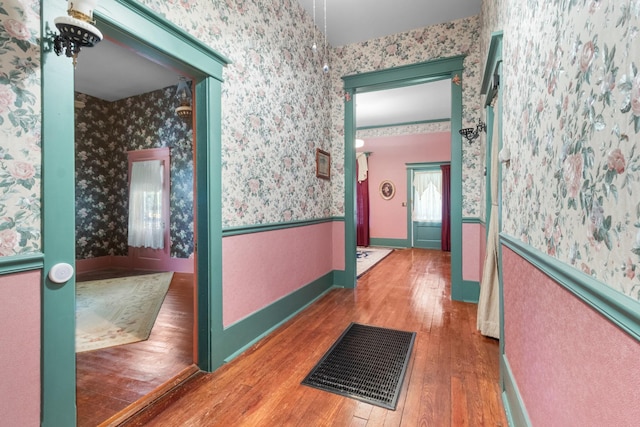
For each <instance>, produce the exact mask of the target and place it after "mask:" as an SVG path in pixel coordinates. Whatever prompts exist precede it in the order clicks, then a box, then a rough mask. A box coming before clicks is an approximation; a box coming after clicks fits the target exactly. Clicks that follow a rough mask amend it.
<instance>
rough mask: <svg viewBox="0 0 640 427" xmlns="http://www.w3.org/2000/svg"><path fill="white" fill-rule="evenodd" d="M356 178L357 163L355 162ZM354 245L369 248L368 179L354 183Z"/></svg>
mask: <svg viewBox="0 0 640 427" xmlns="http://www.w3.org/2000/svg"><path fill="white" fill-rule="evenodd" d="M356 176H358V162H356ZM356 212H357V221H356V244H357V245H358V246H369V243H370V239H369V178H367V179H365V180H364V181H362V182H359V181H357V182H356Z"/></svg>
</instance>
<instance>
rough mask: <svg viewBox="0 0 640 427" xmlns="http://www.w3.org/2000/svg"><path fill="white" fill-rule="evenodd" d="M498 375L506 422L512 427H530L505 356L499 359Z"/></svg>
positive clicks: (527, 415) (525, 409) (529, 421)
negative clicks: (501, 386) (501, 387)
mask: <svg viewBox="0 0 640 427" xmlns="http://www.w3.org/2000/svg"><path fill="white" fill-rule="evenodd" d="M500 374H501V377H502V380H503V390H502V404H503V405H504V412H505V414H506V416H507V422H508V423H509V425H510V426H513V427H531V420H529V414H528V413H527V408H526V407H525V406H524V401H523V400H522V396H521V395H520V391H519V390H518V385H517V384H516V379H515V378H514V377H513V372H512V371H511V367H510V366H509V361H508V360H507V356H506V355H505V354H503V355H502V356H501V357H500Z"/></svg>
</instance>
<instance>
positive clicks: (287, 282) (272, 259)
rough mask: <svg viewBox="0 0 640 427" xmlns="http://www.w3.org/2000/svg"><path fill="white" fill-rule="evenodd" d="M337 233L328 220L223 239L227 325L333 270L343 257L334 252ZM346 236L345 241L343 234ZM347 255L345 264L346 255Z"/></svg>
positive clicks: (224, 321)
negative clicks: (334, 238)
mask: <svg viewBox="0 0 640 427" xmlns="http://www.w3.org/2000/svg"><path fill="white" fill-rule="evenodd" d="M343 227H344V226H343ZM333 235H334V225H333V223H332V222H327V223H322V224H316V225H311V226H307V227H295V228H288V229H284V230H276V231H266V232H263V233H252V234H244V235H239V236H231V237H225V238H224V239H223V240H222V280H223V300H224V301H223V324H224V326H225V327H226V326H229V325H231V324H233V323H235V322H237V321H239V320H242V319H243V318H245V317H247V316H248V315H250V314H252V313H254V312H256V311H257V310H260V309H262V308H264V307H266V306H268V305H269V304H272V303H273V302H275V301H277V300H279V299H280V298H282V297H285V296H287V295H289V294H290V293H292V292H294V291H296V290H297V289H300V288H302V287H303V286H305V285H307V284H309V283H311V282H313V281H314V280H316V279H318V278H320V277H322V276H324V275H325V274H327V273H329V272H331V271H332V269H333V268H334V267H333V266H334V263H338V262H339V259H335V260H334V257H333V255H332V251H333V249H334V244H333ZM342 240H343V241H342V243H341V244H342V245H344V238H343V239H342ZM341 252H344V246H342V250H341ZM342 258H343V259H342V264H344V256H343V257H342ZM343 268H344V267H343Z"/></svg>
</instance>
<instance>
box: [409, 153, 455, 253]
mask: <svg viewBox="0 0 640 427" xmlns="http://www.w3.org/2000/svg"><path fill="white" fill-rule="evenodd" d="M442 165H450V162H428V163H407V165H406V166H407V201H408V202H407V236H408V237H409V238H408V241H409V244H410V246H411V247H415V229H414V221H413V199H414V198H413V196H414V192H413V177H414V175H415V173H416V172H420V171H435V170H440V166H442ZM439 227H440V228H441V227H442V222H440V223H439Z"/></svg>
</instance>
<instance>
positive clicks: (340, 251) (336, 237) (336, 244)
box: [331, 221, 345, 270]
mask: <svg viewBox="0 0 640 427" xmlns="http://www.w3.org/2000/svg"><path fill="white" fill-rule="evenodd" d="M332 225H333V226H332V228H331V229H332V232H333V234H332V235H333V251H332V253H333V263H332V268H333V269H334V270H344V267H345V261H344V245H345V243H344V221H334V222H332Z"/></svg>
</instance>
